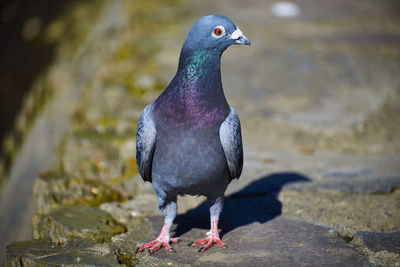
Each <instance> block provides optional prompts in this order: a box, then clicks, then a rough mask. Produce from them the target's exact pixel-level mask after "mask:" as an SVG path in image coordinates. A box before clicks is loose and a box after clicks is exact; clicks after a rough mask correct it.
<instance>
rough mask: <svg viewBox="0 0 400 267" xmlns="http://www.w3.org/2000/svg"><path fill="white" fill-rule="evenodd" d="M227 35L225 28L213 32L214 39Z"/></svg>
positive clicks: (220, 27)
mask: <svg viewBox="0 0 400 267" xmlns="http://www.w3.org/2000/svg"><path fill="white" fill-rule="evenodd" d="M224 34H225V28H224V26H217V27H215V28H214V30H213V31H212V34H211V35H212V36H213V37H214V38H219V37H221V36H223V35H224Z"/></svg>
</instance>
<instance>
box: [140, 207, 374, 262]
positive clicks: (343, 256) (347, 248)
mask: <svg viewBox="0 0 400 267" xmlns="http://www.w3.org/2000/svg"><path fill="white" fill-rule="evenodd" d="M241 211H242V210H238V211H237V212H238V214H237V216H238V217H240V216H241V215H240V212H241ZM197 215H199V214H197ZM270 218H271V219H270V220H267V221H266V222H265V223H259V222H257V221H256V220H253V221H252V220H250V221H249V224H246V225H243V226H240V227H237V228H234V229H231V230H230V231H229V232H226V231H225V230H224V227H225V226H224V225H227V224H226V223H225V224H224V225H222V226H221V228H222V233H223V241H224V242H225V243H226V246H227V248H226V249H222V248H220V247H218V246H217V245H214V247H212V248H211V249H209V250H207V251H206V252H204V253H198V252H197V250H198V248H196V247H192V246H188V244H190V243H191V242H192V241H194V240H196V239H199V238H202V237H203V236H204V235H205V232H206V231H207V229H206V228H208V225H207V221H208V218H207V217H206V218H205V219H204V220H201V221H199V220H198V217H196V216H195V217H193V216H189V215H181V217H180V218H179V219H178V221H179V223H178V226H177V228H175V230H177V231H179V232H180V234H179V233H178V235H177V236H179V238H180V241H179V242H178V244H176V245H174V251H175V253H170V252H167V251H166V250H164V249H161V250H160V251H157V252H156V253H154V254H153V255H152V256H150V257H149V256H147V255H146V253H142V254H140V262H139V264H138V266H151V265H152V264H158V265H159V266H266V265H273V266H312V265H319V266H339V265H343V266H369V264H368V261H367V260H366V258H364V257H363V256H362V255H361V254H360V253H359V252H358V251H356V250H355V249H354V248H353V247H352V246H351V245H350V244H348V243H346V242H345V241H344V240H343V239H341V238H339V237H338V236H336V235H335V234H334V232H333V231H331V230H330V229H329V228H327V227H324V226H319V225H315V224H310V223H307V222H303V221H298V220H292V219H287V218H284V217H277V218H274V219H272V218H273V217H270ZM149 219H150V223H151V227H152V229H153V233H154V235H157V234H158V231H159V229H160V227H161V225H162V217H160V216H155V217H150V218H149ZM224 219H225V220H226V219H227V218H224V217H222V218H221V221H223V220H224ZM229 223H232V221H230V222H229ZM180 224H184V226H182V225H180ZM175 227H176V226H175ZM182 227H183V228H186V229H190V231H187V232H182V231H181V230H182ZM187 227H188V228H187ZM192 227H193V228H192ZM179 229H181V230H179ZM143 241H148V240H143Z"/></svg>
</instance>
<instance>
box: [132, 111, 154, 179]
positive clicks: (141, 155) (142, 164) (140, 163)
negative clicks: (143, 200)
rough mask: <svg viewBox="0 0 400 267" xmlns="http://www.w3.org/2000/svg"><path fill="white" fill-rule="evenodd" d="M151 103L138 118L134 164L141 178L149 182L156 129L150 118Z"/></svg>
mask: <svg viewBox="0 0 400 267" xmlns="http://www.w3.org/2000/svg"><path fill="white" fill-rule="evenodd" d="M152 105H153V104H150V105H148V106H147V107H146V108H145V109H144V110H143V112H142V114H141V115H140V118H139V122H138V126H137V133H136V164H137V168H138V170H139V173H140V175H141V176H142V178H143V180H145V181H149V182H151V165H152V162H153V155H154V148H155V143H156V137H157V131H156V127H155V125H154V121H153V118H152V114H151V110H152Z"/></svg>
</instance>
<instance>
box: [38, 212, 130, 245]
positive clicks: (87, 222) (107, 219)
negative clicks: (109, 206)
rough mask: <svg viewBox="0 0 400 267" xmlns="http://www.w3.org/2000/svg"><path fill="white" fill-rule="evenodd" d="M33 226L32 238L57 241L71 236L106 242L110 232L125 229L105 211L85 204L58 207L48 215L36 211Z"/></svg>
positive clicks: (115, 232) (62, 240)
mask: <svg viewBox="0 0 400 267" xmlns="http://www.w3.org/2000/svg"><path fill="white" fill-rule="evenodd" d="M33 228H34V229H33V236H34V238H37V239H39V238H50V239H51V240H52V241H53V242H59V243H64V242H65V241H66V240H68V239H71V238H86V239H90V240H93V241H95V242H108V241H110V240H111V237H112V236H114V235H118V234H121V233H124V232H125V231H126V227H125V226H124V225H123V224H121V223H120V222H118V221H116V220H115V219H114V218H113V217H111V215H110V214H109V213H108V212H106V211H103V210H101V209H97V208H91V207H84V206H70V207H61V208H59V209H56V210H53V211H52V212H50V213H49V214H48V215H40V214H37V215H35V216H34V217H33Z"/></svg>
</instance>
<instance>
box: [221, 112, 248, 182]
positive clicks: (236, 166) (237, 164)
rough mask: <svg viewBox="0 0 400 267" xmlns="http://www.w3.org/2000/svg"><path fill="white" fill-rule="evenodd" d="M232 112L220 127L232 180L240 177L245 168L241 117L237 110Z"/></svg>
mask: <svg viewBox="0 0 400 267" xmlns="http://www.w3.org/2000/svg"><path fill="white" fill-rule="evenodd" d="M230 108H231V112H230V113H229V115H228V117H227V118H226V119H225V121H224V122H223V123H222V124H221V127H220V129H219V137H220V140H221V144H222V148H223V149H224V153H225V157H226V161H227V163H228V168H229V174H230V178H231V180H232V179H234V178H239V177H240V174H241V173H242V168H243V147H242V134H241V129H240V121H239V117H238V115H237V114H236V112H235V110H234V109H233V108H232V107H230Z"/></svg>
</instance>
